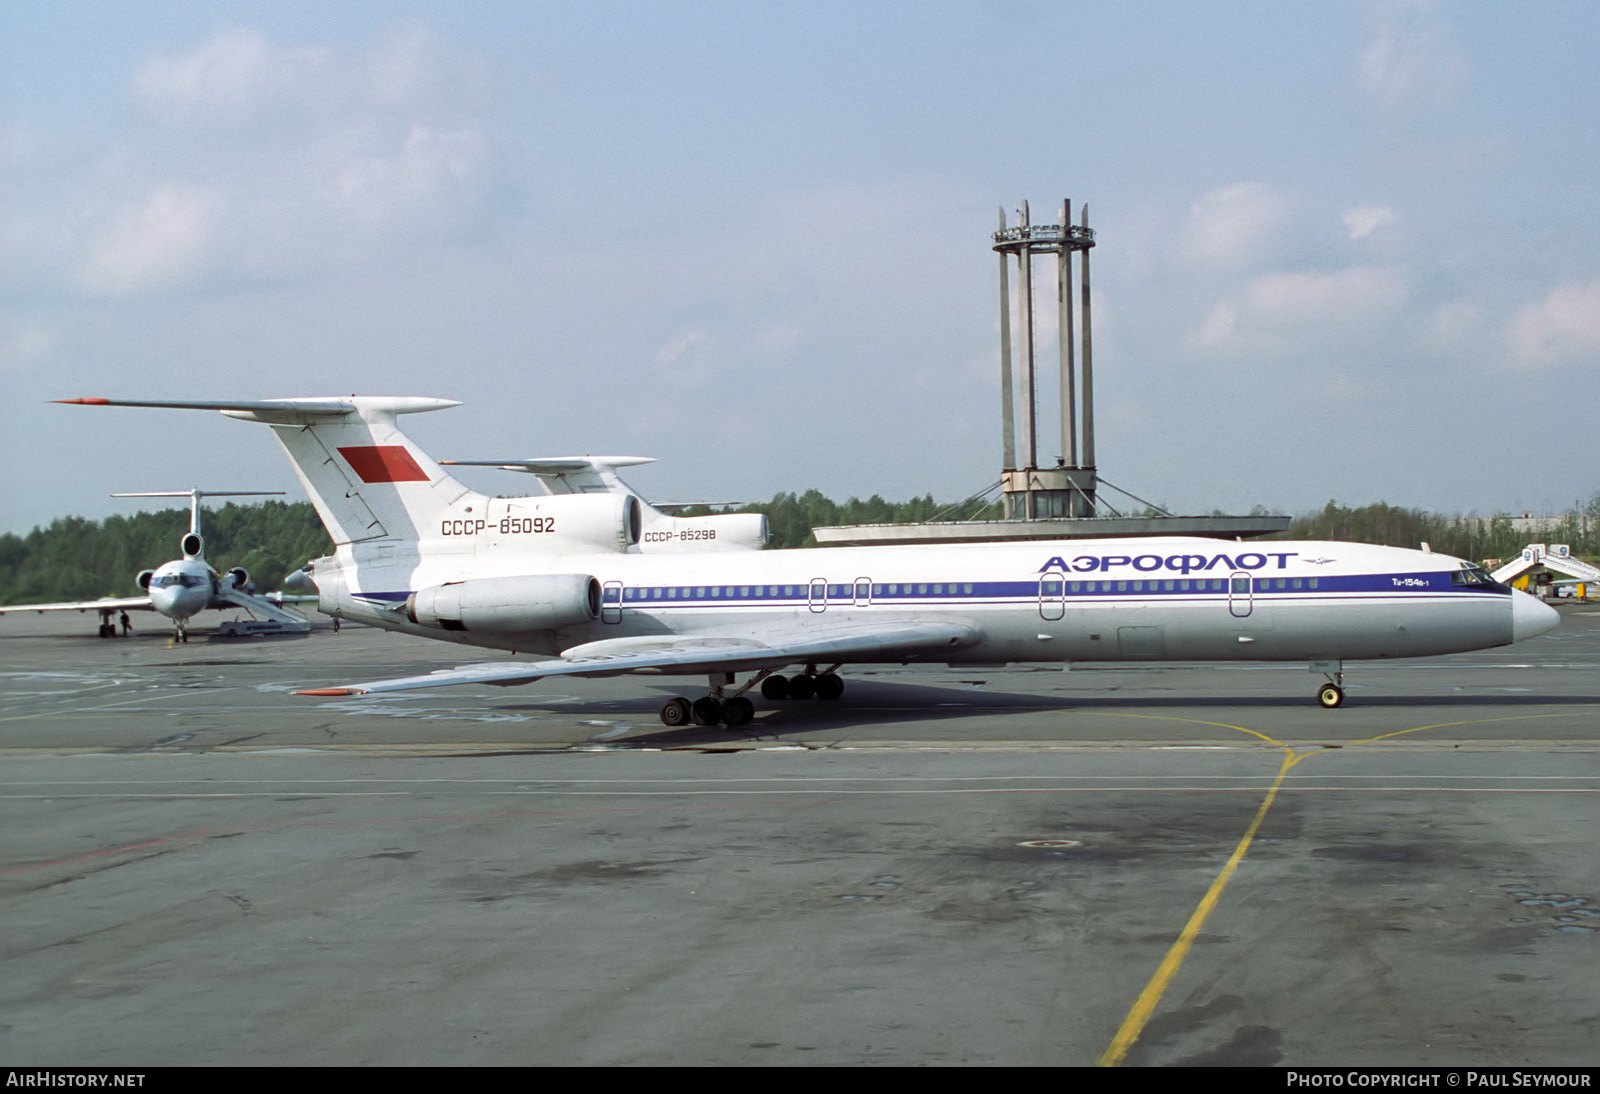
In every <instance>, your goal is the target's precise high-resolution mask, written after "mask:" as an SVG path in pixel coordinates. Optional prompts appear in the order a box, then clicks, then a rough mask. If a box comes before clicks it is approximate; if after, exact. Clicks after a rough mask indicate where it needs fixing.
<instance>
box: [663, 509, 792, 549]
mask: <svg viewBox="0 0 1600 1094" xmlns="http://www.w3.org/2000/svg"><path fill="white" fill-rule="evenodd" d="M766 545H767V518H766V517H765V516H763V515H762V514H760V513H711V514H708V515H706V516H703V517H673V516H668V515H666V514H665V513H658V512H656V511H655V510H653V509H652V510H651V511H650V515H649V516H648V517H647V518H646V523H645V528H644V535H643V536H641V537H640V540H639V550H641V551H643V552H645V553H647V554H656V553H667V552H678V551H759V550H761V549H762V548H763V547H765V546H766Z"/></svg>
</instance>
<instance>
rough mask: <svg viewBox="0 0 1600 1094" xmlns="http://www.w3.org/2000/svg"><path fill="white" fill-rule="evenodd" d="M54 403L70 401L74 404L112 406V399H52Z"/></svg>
mask: <svg viewBox="0 0 1600 1094" xmlns="http://www.w3.org/2000/svg"><path fill="white" fill-rule="evenodd" d="M50 401H51V402H53V403H70V404H72V405H73V406H110V405H111V400H110V399H52V400H50Z"/></svg>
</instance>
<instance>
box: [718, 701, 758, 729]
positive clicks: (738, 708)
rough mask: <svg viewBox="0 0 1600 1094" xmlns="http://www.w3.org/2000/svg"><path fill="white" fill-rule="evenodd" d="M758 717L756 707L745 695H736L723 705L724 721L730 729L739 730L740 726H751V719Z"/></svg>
mask: <svg viewBox="0 0 1600 1094" xmlns="http://www.w3.org/2000/svg"><path fill="white" fill-rule="evenodd" d="M755 716H756V705H755V704H754V703H752V702H751V701H750V700H748V699H746V698H745V697H744V696H743V695H735V696H734V697H733V698H732V699H729V700H728V701H727V702H726V703H723V704H722V720H723V721H724V722H727V723H728V728H729V729H738V728H739V727H740V726H743V725H749V724H750V719H752V718H754V717H755Z"/></svg>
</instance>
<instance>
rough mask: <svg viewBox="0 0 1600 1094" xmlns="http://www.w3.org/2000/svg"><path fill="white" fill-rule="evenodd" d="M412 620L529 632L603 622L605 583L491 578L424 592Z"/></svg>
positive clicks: (410, 608) (409, 605) (411, 601)
mask: <svg viewBox="0 0 1600 1094" xmlns="http://www.w3.org/2000/svg"><path fill="white" fill-rule="evenodd" d="M405 611H406V618H407V619H409V620H411V622H413V623H416V624H419V625H420V626H424V627H438V628H440V629H441V630H447V631H478V632H482V633H487V634H524V633H528V632H531V631H550V630H556V629H558V628H561V627H571V626H575V625H577V624H579V623H590V622H593V621H594V620H596V619H598V618H600V582H599V581H597V580H595V578H593V577H591V576H589V575H588V574H540V575H538V576H532V577H485V578H472V579H469V580H467V581H452V582H449V583H448V584H445V585H435V586H433V587H432V588H428V589H419V590H417V591H416V592H415V593H412V594H411V596H409V597H407V598H406V608H405Z"/></svg>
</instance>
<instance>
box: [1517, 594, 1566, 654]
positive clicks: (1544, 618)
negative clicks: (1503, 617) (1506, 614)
mask: <svg viewBox="0 0 1600 1094" xmlns="http://www.w3.org/2000/svg"><path fill="white" fill-rule="evenodd" d="M1559 622H1561V613H1560V612H1558V611H1556V610H1555V609H1554V608H1552V607H1551V606H1550V605H1548V604H1545V603H1543V602H1541V601H1540V600H1539V598H1538V597H1536V596H1529V595H1528V594H1527V593H1525V592H1522V591H1521V590H1513V591H1512V593H1511V641H1513V642H1521V641H1522V640H1523V639H1525V638H1533V637H1535V636H1537V635H1541V634H1543V633H1544V632H1545V631H1548V630H1550V629H1551V628H1552V627H1554V626H1555V625H1556V624H1557V623H1559Z"/></svg>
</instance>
